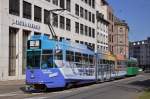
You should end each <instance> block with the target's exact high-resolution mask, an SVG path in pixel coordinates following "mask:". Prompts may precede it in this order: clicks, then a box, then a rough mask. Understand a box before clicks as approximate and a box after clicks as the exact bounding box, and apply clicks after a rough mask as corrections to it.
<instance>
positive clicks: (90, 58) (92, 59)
mask: <svg viewBox="0 0 150 99" xmlns="http://www.w3.org/2000/svg"><path fill="white" fill-rule="evenodd" d="M89 62H90V64H94V56H93V55H89Z"/></svg>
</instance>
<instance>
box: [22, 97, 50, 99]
mask: <svg viewBox="0 0 150 99" xmlns="http://www.w3.org/2000/svg"><path fill="white" fill-rule="evenodd" d="M46 98H48V97H30V98H24V99H46Z"/></svg>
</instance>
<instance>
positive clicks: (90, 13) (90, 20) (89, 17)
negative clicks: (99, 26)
mask: <svg viewBox="0 0 150 99" xmlns="http://www.w3.org/2000/svg"><path fill="white" fill-rule="evenodd" d="M89 21H91V12H89Z"/></svg>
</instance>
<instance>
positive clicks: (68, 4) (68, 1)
mask: <svg viewBox="0 0 150 99" xmlns="http://www.w3.org/2000/svg"><path fill="white" fill-rule="evenodd" d="M66 9H67V10H68V11H71V2H70V0H66Z"/></svg>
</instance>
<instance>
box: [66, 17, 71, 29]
mask: <svg viewBox="0 0 150 99" xmlns="http://www.w3.org/2000/svg"><path fill="white" fill-rule="evenodd" d="M66 30H68V31H70V30H71V21H70V19H68V18H66Z"/></svg>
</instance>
